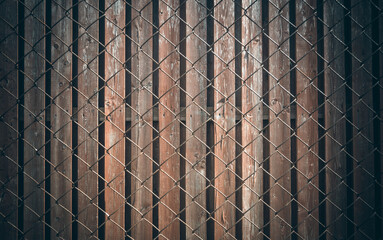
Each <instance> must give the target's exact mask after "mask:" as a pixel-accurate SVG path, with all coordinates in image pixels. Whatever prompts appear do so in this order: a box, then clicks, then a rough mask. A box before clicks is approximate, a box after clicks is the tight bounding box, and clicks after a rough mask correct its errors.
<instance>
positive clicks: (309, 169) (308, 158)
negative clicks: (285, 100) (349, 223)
mask: <svg viewBox="0 0 383 240" xmlns="http://www.w3.org/2000/svg"><path fill="white" fill-rule="evenodd" d="M315 8H316V1H314V0H309V1H302V0H297V1H296V6H295V14H296V24H297V26H298V29H297V35H296V61H297V70H296V94H297V97H296V98H297V124H296V127H297V168H298V170H297V192H298V194H297V195H298V235H299V237H300V238H302V239H317V238H318V236H319V224H318V221H319V212H318V211H319V208H318V205H319V192H318V189H319V176H318V161H319V159H318V146H319V142H318V141H319V140H318V92H317V91H318V90H317V89H318V78H317V74H318V73H317V72H318V71H317V54H316V52H315V50H316V48H317V46H316V45H317V44H316V43H317V34H316V31H317V23H316V21H317V19H316V18H315V17H313V15H314V10H313V9H315Z"/></svg>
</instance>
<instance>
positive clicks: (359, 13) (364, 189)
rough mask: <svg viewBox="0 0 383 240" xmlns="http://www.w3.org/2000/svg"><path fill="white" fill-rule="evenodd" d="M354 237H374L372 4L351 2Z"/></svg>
mask: <svg viewBox="0 0 383 240" xmlns="http://www.w3.org/2000/svg"><path fill="white" fill-rule="evenodd" d="M351 6H352V9H351V17H352V19H353V20H351V39H352V46H351V47H352V55H351V56H352V71H353V73H352V89H353V91H354V92H353V94H352V104H353V108H352V112H353V113H352V118H353V164H354V170H353V175H354V190H355V195H354V221H355V225H356V228H355V239H362V238H364V239H367V238H371V239H375V227H374V218H373V217H371V216H372V214H373V212H374V209H373V208H372V207H373V206H375V202H374V198H375V194H374V177H373V176H372V175H371V174H373V172H374V153H373V150H374V145H373V140H374V130H373V121H371V119H372V118H373V116H374V114H373V111H372V109H373V103H372V81H373V79H372V75H371V70H372V61H371V60H372V59H371V54H372V52H371V49H372V46H371V36H372V35H371V34H372V31H371V24H370V23H371V6H370V3H369V2H366V1H361V2H358V1H351Z"/></svg>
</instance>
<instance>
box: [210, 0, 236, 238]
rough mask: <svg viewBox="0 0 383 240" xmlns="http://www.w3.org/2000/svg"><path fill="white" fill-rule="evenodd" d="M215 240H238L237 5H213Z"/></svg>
mask: <svg viewBox="0 0 383 240" xmlns="http://www.w3.org/2000/svg"><path fill="white" fill-rule="evenodd" d="M214 4H215V7H214V17H215V22H214V42H215V44H214V53H215V56H214V77H215V78H214V90H215V91H214V120H215V124H214V134H215V136H214V153H215V158H214V176H215V180H214V186H215V204H214V206H215V207H214V208H215V210H216V212H215V213H214V218H215V230H214V231H215V238H216V239H221V238H225V239H230V238H233V239H234V238H235V207H234V206H235V194H234V192H235V144H236V143H235V128H234V125H235V94H234V90H235V75H234V71H235V62H234V57H235V40H234V2H233V1H231V0H223V1H218V0H216V1H214Z"/></svg>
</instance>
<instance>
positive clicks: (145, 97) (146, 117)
mask: <svg viewBox="0 0 383 240" xmlns="http://www.w3.org/2000/svg"><path fill="white" fill-rule="evenodd" d="M152 5H153V4H152V3H151V1H149V0H145V1H133V2H132V10H131V11H132V22H131V25H132V35H131V36H132V53H131V54H132V76H131V79H132V80H131V85H132V90H131V91H132V95H131V104H132V110H131V112H132V131H131V133H132V135H131V136H132V163H131V171H132V173H133V175H132V177H131V181H132V183H131V184H132V188H131V189H132V190H131V192H132V194H131V196H132V198H131V199H132V205H133V207H134V208H133V209H132V237H133V238H134V239H151V238H152V236H153V235H152V222H153V217H152V216H153V197H152V192H153V178H152V177H151V176H152V174H153V168H152V166H153V161H152V160H153V156H152V149H153V144H152V141H153V128H152V127H153V111H152V110H151V108H152V107H153V106H152V105H153V103H152V86H153V77H152V71H153V67H152V65H153V64H152V56H153V54H152V48H153V40H152V37H153V31H152V26H153V25H152V24H151V22H152V19H153V17H152V15H153V13H152V11H153V6H152ZM138 11H139V12H138Z"/></svg>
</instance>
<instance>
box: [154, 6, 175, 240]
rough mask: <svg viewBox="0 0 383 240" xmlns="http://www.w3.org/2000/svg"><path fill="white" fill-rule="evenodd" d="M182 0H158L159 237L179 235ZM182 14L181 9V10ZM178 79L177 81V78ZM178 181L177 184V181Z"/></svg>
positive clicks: (172, 237) (170, 237)
mask: <svg viewBox="0 0 383 240" xmlns="http://www.w3.org/2000/svg"><path fill="white" fill-rule="evenodd" d="M178 7H179V1H177V0H169V1H166V2H163V1H160V2H159V11H160V12H159V26H160V35H159V46H160V49H159V61H160V71H159V87H158V94H159V97H160V99H159V102H160V104H159V107H158V115H159V119H158V120H159V132H160V133H159V135H160V189H159V195H160V204H159V206H158V212H159V213H158V222H159V229H160V235H162V236H161V237H160V238H167V239H178V238H180V227H179V226H180V224H179V220H178V219H177V214H178V213H179V210H180V189H179V183H178V182H177V181H178V180H179V178H180V163H179V161H180V158H179V155H178V152H179V144H180V125H179V124H180V123H179V121H178V120H177V118H179V117H180V115H179V112H180V93H179V77H180V56H179V53H177V52H176V50H177V49H178V48H179V41H180V39H179V37H180V32H179V30H180V27H179V23H180V21H179V18H178V17H177V16H175V9H177V8H178ZM178 15H179V13H178ZM177 81H178V82H177ZM176 182H177V184H176Z"/></svg>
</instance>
